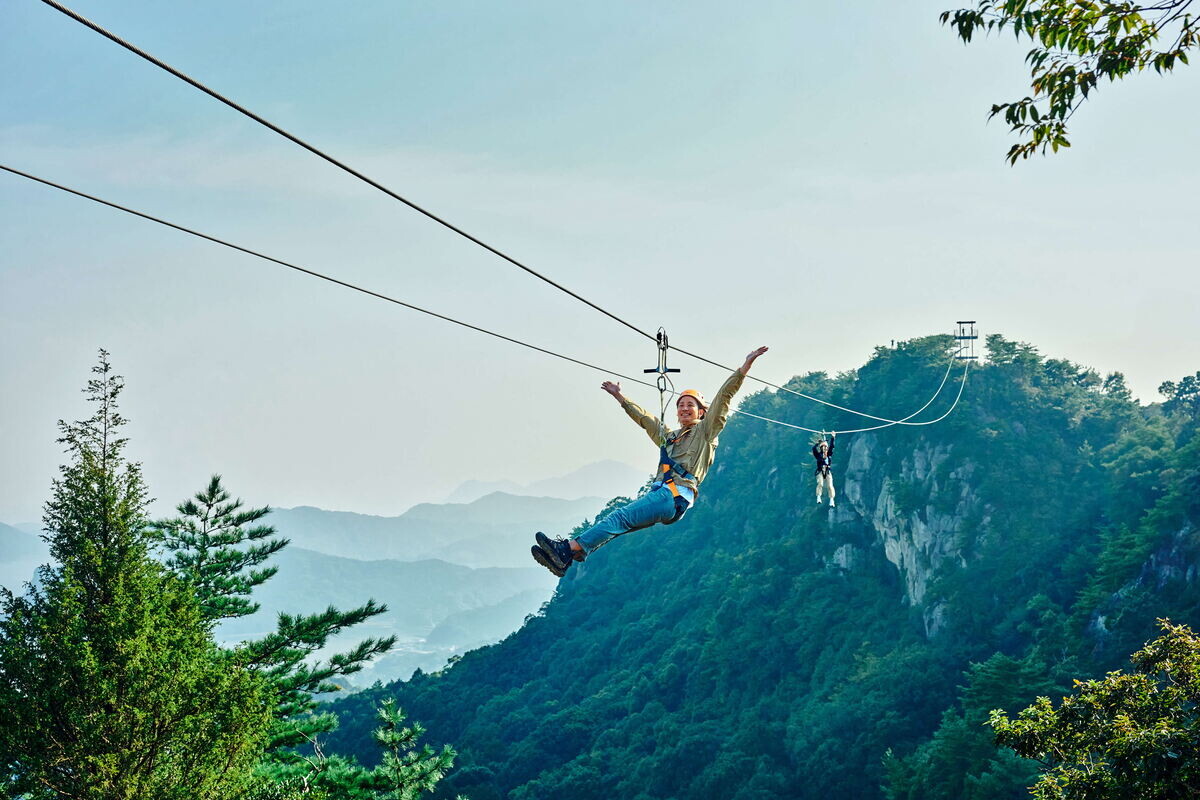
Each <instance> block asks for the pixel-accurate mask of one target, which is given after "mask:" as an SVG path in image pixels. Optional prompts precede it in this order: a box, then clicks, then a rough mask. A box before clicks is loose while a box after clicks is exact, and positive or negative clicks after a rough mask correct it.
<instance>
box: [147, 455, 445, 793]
mask: <svg viewBox="0 0 1200 800" xmlns="http://www.w3.org/2000/svg"><path fill="white" fill-rule="evenodd" d="M177 510H178V512H179V516H178V517H176V518H174V519H169V520H162V521H159V522H156V523H154V526H153V527H154V529H155V531H156V532H157V534H158V537H159V544H160V546H161V547H162V548H163V549H164V550H165V551H166V552H167V553H168V554H169V556H168V558H167V564H168V565H169V566H170V567H171V568H172V569H174V570H175V571H176V573H177V574H178V575H179V576H180V577H181V578H183V579H184V580H185V581H186V582H187V583H188V584H189V585H190V586H191V587H192V588H193V590H194V591H195V593H196V596H197V598H198V599H199V601H200V608H201V610H202V612H203V613H204V614H205V615H206V619H207V621H208V622H209V624H212V625H215V624H216V623H217V622H219V621H220V620H222V619H229V618H233V617H241V616H246V615H249V614H253V613H254V612H255V611H257V610H258V608H259V606H258V604H256V603H253V602H252V601H251V600H250V595H251V593H252V591H253V589H254V587H256V586H259V585H261V584H262V583H263V582H265V581H266V580H268V579H270V578H272V577H273V576H274V575H275V574H276V572H277V570H278V568H277V567H273V566H270V567H266V566H263V565H264V564H265V563H266V562H267V561H268V560H269V559H270V557H271V556H273V555H274V554H276V553H278V552H279V551H280V550H282V549H283V548H284V547H286V546H287V544H288V540H287V539H284V538H272V537H273V536H274V533H275V530H274V528H272V527H271V526H269V525H263V524H259V523H260V521H261V520H262V519H263V518H264V517H265V516H266V515H267V514H268V513H269V512H270V508H269V507H265V506H264V507H261V508H253V509H249V510H243V503H242V501H241V500H240V499H234V498H233V497H232V495H230V494H229V492H228V491H226V490H225V488H224V486H223V485H222V484H221V477H220V476H219V475H214V476H213V477H212V478H211V479H210V480H209V483H208V486H206V487H205V488H204V489H203V490H201V491H200V492H198V493H197V494H196V495H195V496H194V497H193V498H192V499H190V500H187V501H185V502H184V503H181V504H180V505H179V506H178V507H177ZM386 610H387V607H386V606H384V605H381V604H377V603H375V602H374V601H373V600H372V601H368V602H367V603H366V604H364V605H362V606H360V607H359V608H355V609H352V610H350V611H340V610H338V609H336V608H333V607H329V608H327V609H326V610H325V611H323V612H320V613H317V614H310V615H300V616H295V615H291V614H280V616H279V620H278V623H277V628H276V630H275V632H274V633H272V634H270V635H269V636H267V637H265V638H263V639H259V640H255V641H250V642H243V643H241V644H239V645H238V646H237V647H235V648H234V649H233V650H232V651H231V653H232V657H233V658H234V659H235V660H236V661H237V662H238V663H239V664H242V665H245V666H246V667H249V668H251V669H253V670H256V671H258V672H260V673H262V674H263V675H265V676H267V678H268V679H269V680H270V682H271V685H272V687H273V689H274V691H275V699H276V707H275V719H274V722H273V725H272V728H271V733H270V737H269V741H268V745H267V751H266V754H265V756H264V758H263V760H262V762H261V763H260V765H259V776H260V778H261V781H260V785H259V786H258V788H257V789H256V790H255V792H254V794H253V800H285V799H288V798H309V800H316V799H317V798H324V797H328V798H337V800H358V798H362V799H363V800H367V799H368V798H377V797H381V796H382V797H389V798H390V797H395V798H401V800H411V799H412V798H416V797H417V796H419V795H420V794H422V793H423V792H425V791H427V790H429V789H432V788H433V786H434V785H435V784H436V783H437V782H438V781H439V780H441V778H442V776H443V775H445V773H446V772H447V771H448V770H449V769H450V767H451V766H452V765H453V763H454V757H455V754H454V751H453V750H451V749H450V748H449V747H447V748H445V749H444V750H443V751H442V752H440V753H439V752H436V751H434V750H432V749H431V748H429V747H428V746H426V747H423V748H421V749H417V747H416V740H417V738H418V737H419V736H420V735H421V733H422V732H423V729H422V728H421V726H420V725H418V724H414V725H411V726H407V727H406V726H404V724H403V723H404V715H403V713H401V712H400V711H399V710H398V709H396V708H395V705H394V703H392V702H390V701H385V702H384V703H383V706H382V708H381V709H380V711H379V723H380V727H379V728H378V729H377V730H376V732H375V738H376V741H377V743H378V744H379V745H380V746H381V747H383V748H384V751H385V753H384V759H383V763H382V764H381V765H380V766H379V767H377V768H376V769H374V770H371V769H366V768H364V767H362V766H360V765H359V764H357V763H356V762H355V761H354V760H353V759H347V758H343V757H340V756H326V755H325V753H324V752H323V751H322V748H321V741H320V736H321V734H324V733H328V732H330V731H332V730H334V729H335V728H336V727H337V717H336V716H334V715H333V714H329V713H320V712H319V711H318V709H319V697H320V695H322V694H325V693H329V692H333V691H337V690H338V689H340V688H341V687H340V686H339V685H338V684H336V683H335V682H334V680H335V679H336V678H337V677H339V676H344V675H349V674H352V673H354V672H357V671H359V670H361V669H362V667H363V665H364V664H365V663H366V662H367V661H369V660H370V659H372V658H374V657H375V656H377V655H379V654H381V653H384V652H386V651H387V650H389V649H390V648H391V647H392V645H393V644H394V643H395V637H387V638H384V639H366V640H364V641H362V642H360V643H359V644H358V645H357V646H356V647H354V648H353V649H351V650H350V651H349V652H346V653H341V654H337V655H334V656H331V657H330V658H328V659H326V660H323V661H321V660H317V661H314V660H313V659H312V657H313V656H314V654H315V653H316V652H317V651H319V650H321V649H323V648H324V647H325V646H326V645H327V644H328V642H329V640H330V639H331V638H332V637H333V636H334V635H336V634H338V633H341V632H342V631H344V630H346V629H347V628H350V627H353V626H355V625H357V624H359V623H361V622H364V621H366V620H367V619H370V618H371V617H373V616H376V615H378V614H382V613H384V612H385V611H386Z"/></svg>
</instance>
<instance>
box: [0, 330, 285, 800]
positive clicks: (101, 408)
mask: <svg viewBox="0 0 1200 800" xmlns="http://www.w3.org/2000/svg"><path fill="white" fill-rule="evenodd" d="M93 372H94V373H95V377H94V378H93V379H92V380H90V381H89V382H88V385H87V388H86V389H85V390H84V392H85V394H86V395H87V399H88V400H89V401H90V402H92V403H95V404H96V410H95V413H94V414H93V415H92V416H91V417H89V418H88V419H86V420H83V421H80V422H75V423H69V424H68V423H65V422H62V421H60V422H59V428H60V431H61V433H62V437H61V438H60V439H59V441H60V442H61V443H63V444H64V445H65V446H66V452H67V453H68V456H69V463H68V464H67V465H65V466H63V467H62V468H61V473H60V477H59V478H58V479H57V480H55V481H54V485H53V495H52V499H51V500H50V501H49V502H48V503H47V504H46V507H45V516H44V518H43V522H44V528H45V531H46V533H45V535H44V538H45V539H46V540H47V542H48V544H49V546H50V553H51V556H52V557H53V559H54V562H55V563H54V564H52V565H51V566H47V567H43V568H41V570H39V572H38V575H37V580H36V583H35V584H32V585H27V587H26V592H25V594H24V595H22V596H17V595H15V594H14V593H12V592H10V591H7V590H4V591H3V592H0V719H3V720H4V722H3V725H0V796H3V795H4V794H5V793H6V792H7V793H8V794H10V795H15V796H20V797H26V798H30V800H40V798H51V797H53V798H88V800H110V799H111V800H132V799H133V798H150V797H153V798H156V799H169V798H180V799H181V800H182V798H189V800H192V799H195V798H214V799H215V798H222V799H223V798H228V797H231V796H234V795H235V794H236V793H237V792H238V791H240V789H241V787H243V786H244V785H245V784H246V782H247V781H248V778H249V775H250V771H251V769H252V768H253V765H254V763H255V761H256V760H257V758H258V756H259V753H260V752H261V743H262V740H263V738H264V736H265V733H266V727H267V725H268V722H269V719H270V707H269V705H268V699H269V694H268V692H267V686H266V682H265V681H264V680H263V678H262V677H261V676H259V675H256V674H255V673H254V672H253V671H252V670H250V669H247V668H246V667H245V666H244V665H241V664H238V663H237V662H236V661H235V659H234V658H233V657H232V655H231V654H230V653H226V652H222V651H221V650H219V649H218V648H217V647H216V646H215V645H214V644H213V642H212V640H211V638H210V635H209V626H208V624H207V622H206V620H205V617H204V615H203V613H202V611H201V608H200V606H199V604H198V603H197V601H196V598H195V596H194V594H193V593H192V591H191V589H190V588H189V587H188V586H187V585H186V584H185V583H184V582H183V581H180V580H179V579H178V578H176V577H175V576H174V575H173V574H171V573H170V572H169V571H168V570H166V569H165V568H164V567H163V566H162V565H160V564H158V563H157V562H155V561H154V560H153V559H152V558H151V557H150V552H149V549H150V544H151V537H150V535H149V534H148V532H147V530H146V522H147V520H146V505H147V502H148V500H147V491H146V487H145V483H144V481H143V478H142V473H141V468H140V465H139V464H137V463H133V462H129V461H127V460H126V459H125V456H124V449H125V445H126V442H127V440H126V439H124V438H122V437H121V436H120V435H119V433H120V430H121V428H122V426H123V425H124V424H125V419H124V418H122V417H121V416H120V414H119V413H118V410H117V400H118V396H119V395H120V393H121V390H122V388H123V386H124V382H123V380H122V379H121V378H120V376H116V375H113V374H112V371H111V366H110V364H109V361H108V354H107V353H106V352H105V351H103V350H101V351H100V359H99V364H98V365H97V366H96V367H94V368H93Z"/></svg>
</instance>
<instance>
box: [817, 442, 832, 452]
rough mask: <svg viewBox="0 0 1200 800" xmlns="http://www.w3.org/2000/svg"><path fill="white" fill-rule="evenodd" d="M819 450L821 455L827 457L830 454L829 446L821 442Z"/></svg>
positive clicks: (818, 446)
mask: <svg viewBox="0 0 1200 800" xmlns="http://www.w3.org/2000/svg"><path fill="white" fill-rule="evenodd" d="M817 449H818V450H820V451H821V455H825V454H826V453H828V452H829V445H827V444H825V443H824V442H821V443H820V444H819V445H817Z"/></svg>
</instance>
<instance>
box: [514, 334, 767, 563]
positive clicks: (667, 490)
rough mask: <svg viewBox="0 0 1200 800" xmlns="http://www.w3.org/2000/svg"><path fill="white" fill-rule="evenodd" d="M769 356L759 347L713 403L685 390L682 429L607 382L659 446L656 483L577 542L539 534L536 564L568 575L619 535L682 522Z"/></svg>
mask: <svg viewBox="0 0 1200 800" xmlns="http://www.w3.org/2000/svg"><path fill="white" fill-rule="evenodd" d="M765 352H767V348H765V347H760V348H758V349H757V350H753V351H751V352H750V353H749V354H747V356H746V361H745V363H743V364H742V366H741V367H739V368H738V369H736V370H734V373H733V374H732V375H730V376H729V378H728V379H726V381H725V383H724V384H722V386H721V388H720V389H719V390H718V391H717V395H716V397H714V398H713V402H712V405H708V404H707V403H705V402H704V395H702V394H700V392H698V391H696V390H695V389H685V390H683V391H682V392H680V394H679V398H678V399H677V400H676V401H675V416H676V418H677V419H678V420H679V428H678V430H674V431H671V430H668V429H667V427H666V425H665V424H663V421H662V420H661V419H659V418H658V417H655V416H654V415H653V414H650V413H649V412H647V411H646V410H645V409H644V408H642V407H641V406H639V405H638V404H637V403H635V402H633V401H632V400H630V399H628V398H627V397H625V396H624V395H623V394H621V385H620V384H619V383H612V382H611V381H605V382H604V383H602V384H601V385H600V388H601V389H603V390H604V391H606V392H608V393H609V394H611V395H612V396H613V397H615V398H616V399H617V402H618V403H620V404H621V408H623V409H625V413H626V414H628V415H629V418H630V419H632V420H633V421H634V422H636V423H637V424H638V425H639V426H640V427H641V428H642V430H644V431H645V432H646V433H647V434H648V435H649V436H650V439H651V440H652V441H653V442H654V443H655V444H656V445H658V447H659V468H658V472H657V475H658V480H656V481H655V483H654V484H653V485H652V486H651V487H650V491H648V492H646V494H644V495H642V496H641V497H639V498H638V499H637V500H634V501H633V502H632V503H629V504H628V505H625V506H622V507H621V508H618V509H616V510H615V511H613V512H612V513H611V514H608V515H607V516H605V517H604V518H603V519H601V520H600V521H599V522H597V523H596V524H595V525H593V526H592V527H590V528H588V529H587V530H586V531H584V532H583V533H581V534H579V536H578V537H576V538H574V539H564V538H562V537H559V538H555V539H551V538H550V537H549V536H546V534H544V533H542V532H541V531H539V532H538V533H537V535H536V537H535V538H536V539H537V544H536V545H534V547H533V549H532V551H531V552H532V553H533V559H534V561H536V562H538V563H539V564H541V565H542V566H543V567H545V568H546V569H548V570H550V571H551V572H552V573H554V574H555V575H556V576H558V577H560V578H561V577H562V576H563V575H565V574H566V572H567V570H568V569H569V568H570V567H571V565H572V564H573V563H575V562H576V561H583V560H584V559H585V558H587V557H588V555H590V554H591V553H593V552H595V551H596V550H597V549H599V548H600V547H601V546H603V545H605V544H607V543H608V542H610V541H612V540H613V539H615V538H616V537H618V536H621V535H623V534H626V533H629V532H630V531H637V530H641V529H643V528H649V527H650V526H651V525H656V524H662V525H670V524H672V523H675V522H678V521H679V520H680V519H681V518H682V517H683V515H684V513H686V512H687V510H688V508H689V507H690V506H691V504H692V503H694V502H695V500H696V495H697V493H698V492H699V491H700V482H701V481H703V480H704V476H705V475H706V474H708V470H709V469H710V468H711V467H712V463H713V459H714V458H715V457H716V452H717V435H718V434H719V433H720V432H721V429H722V428H724V427H725V422H726V420H727V419H728V418H729V409H730V404H731V402H732V401H733V396H734V395H735V394H737V391H738V389H740V388H741V386H742V381H743V380H744V379H745V377H746V374H747V373H749V372H750V367H751V366H752V365H753V364H754V361H755V359H757V358H758V357H759V356H761V355H762V354H763V353H765Z"/></svg>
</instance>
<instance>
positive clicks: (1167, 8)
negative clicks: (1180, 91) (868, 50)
mask: <svg viewBox="0 0 1200 800" xmlns="http://www.w3.org/2000/svg"><path fill="white" fill-rule="evenodd" d="M1192 6H1193V0H1163V2H1160V3H1151V4H1146V3H1138V2H1125V1H1121V2H1109V1H1108V0H1099V2H1081V1H1080V0H979V3H978V4H977V5H976V6H975V7H974V8H963V9H959V10H957V11H947V12H945V13H943V14H942V15H941V20H942V23H943V24H949V25H951V26H953V28H954V29H955V31H956V32H957V33H958V35H959V37H960V38H961V39H962V40H963V41H964V42H970V41H971V40H972V39H973V38H974V36H975V34H976V33H977V32H980V31H983V32H988V33H990V32H992V31H996V32H1001V31H1004V30H1006V29H1007V30H1011V31H1012V32H1013V34H1014V35H1015V36H1017V37H1018V38H1020V37H1025V38H1028V39H1029V40H1030V41H1032V42H1033V43H1034V47H1033V49H1032V50H1030V51H1029V53H1028V55H1026V57H1025V61H1026V63H1028V64H1029V68H1030V78H1031V79H1032V85H1031V88H1032V92H1033V93H1032V95H1031V96H1029V97H1025V98H1023V99H1021V100H1017V101H1014V102H1010V103H999V104H996V105H993V106H992V112H991V116H993V117H994V116H997V115H999V114H1003V116H1004V121H1005V122H1007V123H1008V125H1009V128H1010V129H1011V130H1012V131H1013V132H1014V133H1018V134H1020V135H1021V136H1022V137H1023V141H1021V142H1018V143H1017V144H1014V145H1013V146H1012V148H1011V149H1010V150H1009V151H1008V160H1009V162H1010V163H1014V164H1015V163H1016V162H1017V160H1018V159H1022V158H1029V157H1030V156H1031V155H1033V154H1034V153H1045V152H1046V149H1047V148H1049V149H1051V150H1053V151H1054V152H1058V148H1060V147H1070V146H1071V144H1070V142H1069V141H1068V139H1067V122H1068V121H1069V120H1070V118H1071V117H1072V116H1073V115H1074V113H1075V112H1076V111H1077V110H1078V109H1079V106H1080V104H1082V103H1083V101H1084V100H1086V99H1087V98H1088V96H1089V95H1090V94H1091V93H1092V92H1094V91H1096V89H1097V88H1098V87H1099V85H1100V82H1101V81H1102V80H1107V81H1109V82H1115V81H1117V80H1120V79H1122V78H1126V77H1128V76H1130V75H1132V74H1133V73H1135V72H1141V71H1143V70H1145V69H1147V68H1150V67H1152V68H1153V69H1154V71H1155V72H1157V73H1159V74H1162V73H1163V72H1170V71H1171V70H1173V69H1174V68H1175V65H1176V63H1180V64H1187V63H1188V51H1189V50H1191V49H1193V48H1195V47H1196V46H1197V45H1200V20H1198V19H1197V18H1196V17H1195V16H1194V15H1193V14H1192V13H1191V12H1192Z"/></svg>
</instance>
